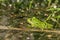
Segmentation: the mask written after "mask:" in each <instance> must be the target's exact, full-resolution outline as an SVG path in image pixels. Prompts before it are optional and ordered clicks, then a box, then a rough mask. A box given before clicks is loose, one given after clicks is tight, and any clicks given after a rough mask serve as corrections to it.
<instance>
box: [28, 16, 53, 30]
mask: <svg viewBox="0 0 60 40" xmlns="http://www.w3.org/2000/svg"><path fill="white" fill-rule="evenodd" d="M27 22H28V23H29V24H30V25H31V27H35V28H39V29H42V30H44V29H51V28H52V27H53V25H52V24H49V23H47V22H45V21H41V20H39V19H38V18H36V17H32V18H28V19H27Z"/></svg>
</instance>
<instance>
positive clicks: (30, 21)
mask: <svg viewBox="0 0 60 40" xmlns="http://www.w3.org/2000/svg"><path fill="white" fill-rule="evenodd" d="M34 20H35V17H33V18H28V19H27V22H28V23H30V24H32V23H33V21H34Z"/></svg>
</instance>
